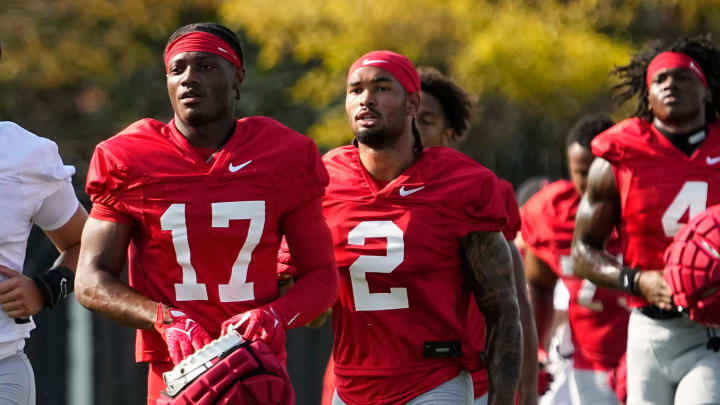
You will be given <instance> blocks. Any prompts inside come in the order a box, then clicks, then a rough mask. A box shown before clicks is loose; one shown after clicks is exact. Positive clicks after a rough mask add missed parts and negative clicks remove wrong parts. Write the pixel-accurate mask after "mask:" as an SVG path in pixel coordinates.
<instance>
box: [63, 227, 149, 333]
mask: <svg viewBox="0 0 720 405" xmlns="http://www.w3.org/2000/svg"><path fill="white" fill-rule="evenodd" d="M131 233H132V228H130V227H129V226H127V225H122V224H118V223H115V222H108V221H101V220H98V219H94V218H90V219H88V221H87V223H86V225H85V229H84V230H83V233H82V245H81V246H82V247H81V249H80V259H79V263H78V268H77V272H76V275H75V295H76V296H77V299H78V301H79V302H80V304H82V305H83V306H84V307H85V308H87V309H89V310H91V311H95V312H98V313H100V314H102V315H104V316H106V317H108V318H110V319H112V320H113V321H115V322H118V323H120V324H122V325H125V326H129V327H131V328H137V329H152V328H153V326H154V324H155V319H156V317H157V304H158V303H157V302H155V301H152V300H150V299H148V298H145V297H144V296H143V295H142V294H140V293H139V292H137V291H136V290H135V289H133V288H131V287H130V286H129V285H127V284H126V283H125V282H123V281H122V280H120V275H121V274H122V271H123V266H124V265H125V261H126V259H127V248H128V245H129V244H130V235H131Z"/></svg>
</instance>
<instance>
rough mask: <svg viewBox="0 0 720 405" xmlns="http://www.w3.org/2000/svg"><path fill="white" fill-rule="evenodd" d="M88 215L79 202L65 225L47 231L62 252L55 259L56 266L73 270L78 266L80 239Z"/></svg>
mask: <svg viewBox="0 0 720 405" xmlns="http://www.w3.org/2000/svg"><path fill="white" fill-rule="evenodd" d="M87 217H88V214H87V211H85V208H83V206H82V205H79V204H78V209H77V211H75V214H73V216H72V217H70V220H68V222H67V223H65V225H63V226H61V227H60V228H58V229H56V230H54V231H46V232H45V234H46V235H47V237H48V238H49V239H50V241H51V242H52V243H53V245H55V248H57V250H58V252H60V256H59V257H58V258H57V260H55V266H64V267H67V268H69V269H70V270H72V271H75V269H76V268H77V264H78V256H79V255H80V240H81V238H82V231H83V227H84V226H85V221H87Z"/></svg>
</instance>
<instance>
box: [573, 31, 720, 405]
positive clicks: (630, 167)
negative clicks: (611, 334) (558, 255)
mask: <svg viewBox="0 0 720 405" xmlns="http://www.w3.org/2000/svg"><path fill="white" fill-rule="evenodd" d="M615 73H617V75H618V77H619V78H620V79H621V82H620V83H619V84H618V85H617V86H616V87H615V89H616V90H619V101H621V102H622V101H626V100H628V99H630V98H632V97H634V96H635V95H637V96H639V101H640V103H639V105H638V108H637V110H636V111H635V113H634V117H633V118H630V119H627V120H624V121H622V122H620V123H619V124H617V125H615V126H613V127H612V128H610V129H609V130H607V131H605V132H604V133H602V134H601V135H599V136H598V137H597V138H595V139H594V140H593V142H592V151H593V153H594V154H595V155H596V156H597V157H598V158H597V159H595V161H593V163H592V166H591V167H590V173H589V175H588V186H587V193H586V194H585V196H584V197H583V199H582V202H581V203H580V206H579V208H578V212H577V224H576V227H575V237H574V242H573V248H572V250H573V252H572V255H573V260H574V266H573V269H574V271H575V273H576V274H577V275H579V276H581V277H584V278H588V279H589V280H591V281H592V282H593V283H595V284H596V285H598V286H600V287H606V288H613V289H621V290H623V291H625V292H626V293H627V294H628V304H629V305H630V306H631V307H633V308H634V309H633V311H632V313H631V315H630V321H629V329H628V344H627V395H628V398H627V403H628V404H630V405H638V404H654V405H670V404H683V405H688V404H711V403H712V404H717V403H720V354H719V353H716V352H713V351H710V350H708V349H707V348H706V343H707V342H708V332H709V331H708V330H706V328H705V327H703V326H702V325H701V324H698V323H694V322H692V321H690V320H689V319H687V318H685V317H683V316H682V315H681V314H680V313H679V312H678V311H676V310H674V308H673V303H672V299H671V293H670V288H669V287H668V285H667V284H666V282H665V280H664V279H663V273H662V271H661V270H662V269H663V267H664V265H665V263H664V261H663V252H664V251H665V249H666V247H667V246H668V245H669V243H670V242H671V241H672V237H673V236H674V235H675V234H676V232H677V231H678V230H679V229H680V227H681V226H682V224H684V223H687V221H688V220H689V219H690V218H692V217H694V216H695V215H697V214H698V213H700V212H703V211H704V210H705V209H706V208H707V207H709V206H711V205H714V204H718V203H720V189H718V188H715V187H714V186H715V185H716V184H718V183H719V182H720V167H719V166H718V163H720V127H718V125H717V123H716V120H717V117H718V112H719V107H720V105H719V104H718V102H719V101H720V86H719V85H718V84H719V83H720V82H718V80H720V76H719V75H720V49H718V47H717V46H716V45H715V44H713V43H712V42H711V41H710V40H709V39H708V38H706V37H703V36H698V37H690V38H681V39H679V40H677V41H675V42H673V43H671V44H663V43H660V44H658V45H656V46H654V47H652V48H650V49H648V50H647V51H644V52H641V53H638V54H636V55H634V56H633V58H632V60H631V61H630V63H629V64H628V65H625V66H620V67H618V68H617V69H616V70H615ZM614 228H617V229H618V231H619V236H620V240H621V241H622V255H623V264H619V263H618V262H617V261H616V260H615V258H614V256H612V255H610V254H608V253H607V252H606V250H605V246H606V244H607V241H608V240H609V238H610V236H611V234H612V232H613V229H614Z"/></svg>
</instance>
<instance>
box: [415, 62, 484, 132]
mask: <svg viewBox="0 0 720 405" xmlns="http://www.w3.org/2000/svg"><path fill="white" fill-rule="evenodd" d="M418 74H419V75H420V89H421V90H422V91H423V92H424V93H428V94H431V95H433V96H434V97H435V98H437V99H438V101H440V104H441V105H442V108H443V113H445V119H446V121H447V125H448V127H449V128H452V130H453V132H454V133H455V134H454V140H455V141H457V140H458V139H460V138H462V136H463V135H465V132H466V131H467V129H468V125H469V124H470V112H471V111H472V101H471V100H470V96H468V94H467V93H466V92H465V91H464V90H463V89H461V88H460V87H459V86H458V85H457V84H455V82H453V81H452V79H450V78H449V77H447V76H445V75H444V74H442V73H440V71H439V70H437V69H435V68H433V67H427V66H422V67H419V68H418Z"/></svg>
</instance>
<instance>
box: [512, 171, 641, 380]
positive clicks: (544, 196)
mask: <svg viewBox="0 0 720 405" xmlns="http://www.w3.org/2000/svg"><path fill="white" fill-rule="evenodd" d="M580 198H581V197H580V195H579V194H578V192H577V191H576V190H575V187H574V185H573V183H572V182H571V181H569V180H559V181H556V182H554V183H551V184H548V185H547V186H545V187H543V188H542V189H541V190H540V191H538V192H537V194H535V195H534V196H533V197H532V198H530V199H529V200H528V201H527V203H526V204H525V205H524V206H523V210H522V237H523V240H524V241H525V243H526V246H527V247H528V249H530V250H531V251H532V252H533V253H534V254H535V256H537V257H538V258H540V259H541V260H542V261H544V262H545V263H547V264H548V265H549V266H550V268H551V269H552V270H553V271H554V272H555V274H557V275H558V277H560V278H561V279H562V280H563V282H564V283H565V286H566V287H567V289H568V291H569V293H570V302H569V307H568V318H569V321H570V330H571V332H572V338H573V344H574V346H575V350H574V354H573V357H574V367H575V368H581V369H600V370H609V369H611V368H613V367H615V366H617V364H618V362H619V361H620V357H622V355H623V353H625V346H626V341H627V324H628V319H629V317H630V313H629V311H628V310H627V307H626V303H625V294H624V293H623V292H621V291H616V290H609V289H606V288H600V287H597V286H596V285H595V284H593V283H592V282H590V281H589V280H585V279H581V278H579V277H577V276H575V275H574V273H573V269H572V260H571V258H570V247H571V245H572V238H573V232H574V230H575V216H576V214H577V210H578V206H579V205H580ZM619 249H620V246H619V242H618V240H617V238H613V239H611V241H610V243H609V244H608V251H609V252H610V253H611V254H617V253H618V251H619Z"/></svg>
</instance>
